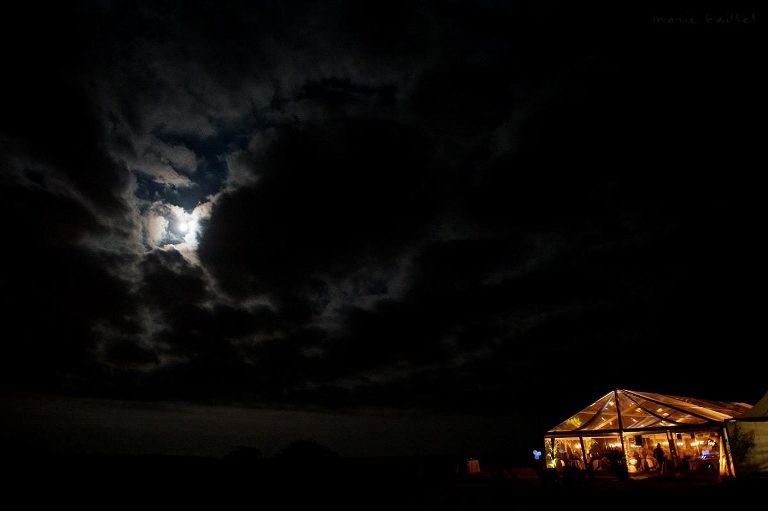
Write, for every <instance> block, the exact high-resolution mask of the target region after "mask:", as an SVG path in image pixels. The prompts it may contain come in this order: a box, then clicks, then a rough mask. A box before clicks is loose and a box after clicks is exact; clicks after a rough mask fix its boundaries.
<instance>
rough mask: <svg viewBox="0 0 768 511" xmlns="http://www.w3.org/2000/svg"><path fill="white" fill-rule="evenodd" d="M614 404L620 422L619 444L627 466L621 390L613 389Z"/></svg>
mask: <svg viewBox="0 0 768 511" xmlns="http://www.w3.org/2000/svg"><path fill="white" fill-rule="evenodd" d="M613 404H614V406H616V415H617V416H618V421H619V442H621V457H622V458H624V465H626V464H627V452H626V450H625V449H624V425H623V424H622V423H621V410H619V408H620V407H619V389H613Z"/></svg>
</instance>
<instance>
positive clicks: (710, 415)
mask: <svg viewBox="0 0 768 511" xmlns="http://www.w3.org/2000/svg"><path fill="white" fill-rule="evenodd" d="M751 408H752V405H748V404H746V403H730V402H726V401H710V400H707V399H695V398H691V397H681V396H670V395H667V394H656V393H653V392H638V391H634V390H625V389H616V390H612V391H611V392H608V393H607V394H605V395H604V396H603V397H601V398H600V399H598V400H597V401H595V402H594V403H592V404H591V405H589V406H587V407H586V408H584V409H583V410H581V411H580V412H578V413H577V414H575V415H573V416H572V417H570V418H568V419H567V420H565V421H563V422H561V423H560V424H558V425H557V426H555V427H554V428H552V429H550V430H549V431H548V433H566V432H574V433H576V432H578V433H583V432H586V431H601V430H602V431H605V430H642V429H648V428H657V427H669V428H674V427H680V426H695V425H712V424H714V423H722V422H723V421H725V420H728V419H732V418H734V417H738V416H740V415H742V414H744V413H745V412H747V411H748V410H750V409H751Z"/></svg>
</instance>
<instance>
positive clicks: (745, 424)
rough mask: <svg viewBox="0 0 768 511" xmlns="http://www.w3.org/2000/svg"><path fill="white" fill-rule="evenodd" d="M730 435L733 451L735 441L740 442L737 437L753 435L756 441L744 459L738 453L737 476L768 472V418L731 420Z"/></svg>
mask: <svg viewBox="0 0 768 511" xmlns="http://www.w3.org/2000/svg"><path fill="white" fill-rule="evenodd" d="M737 429H738V430H739V433H738V434H737V433H736V430H737ZM728 436H729V437H730V441H731V450H732V451H733V449H734V446H735V443H736V442H738V440H737V438H736V437H742V438H743V437H745V436H746V437H747V438H749V437H752V439H753V441H754V447H752V448H751V449H749V450H747V452H746V453H745V454H744V456H743V459H742V458H741V457H740V456H738V455H736V456H735V457H736V458H737V459H735V460H734V461H735V464H736V475H737V476H745V475H750V474H755V473H768V420H766V419H764V418H763V419H760V418H755V419H739V420H734V421H729V422H728Z"/></svg>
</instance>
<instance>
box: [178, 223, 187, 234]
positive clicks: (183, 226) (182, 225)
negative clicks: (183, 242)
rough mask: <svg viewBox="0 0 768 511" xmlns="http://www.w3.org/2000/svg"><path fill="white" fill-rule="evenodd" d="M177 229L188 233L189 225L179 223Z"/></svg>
mask: <svg viewBox="0 0 768 511" xmlns="http://www.w3.org/2000/svg"><path fill="white" fill-rule="evenodd" d="M176 228H177V229H178V230H179V231H180V232H187V231H188V230H189V224H188V223H187V222H179V223H178V224H177V225H176Z"/></svg>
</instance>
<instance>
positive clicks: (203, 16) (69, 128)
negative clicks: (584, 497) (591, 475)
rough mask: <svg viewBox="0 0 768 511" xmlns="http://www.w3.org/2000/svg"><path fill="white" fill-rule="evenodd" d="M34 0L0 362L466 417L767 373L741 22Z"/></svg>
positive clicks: (27, 385)
mask: <svg viewBox="0 0 768 511" xmlns="http://www.w3.org/2000/svg"><path fill="white" fill-rule="evenodd" d="M52 9H53V10H51V11H47V12H46V13H45V15H44V16H43V15H38V14H36V13H35V12H33V11H30V10H29V9H27V8H14V10H12V11H9V14H8V16H6V20H10V21H8V22H7V23H13V24H16V25H17V28H19V29H22V30H20V31H21V32H23V31H24V30H26V31H27V39H30V38H34V39H36V40H37V41H38V42H39V43H40V44H37V45H32V44H19V41H20V39H16V38H15V37H16V36H14V35H11V34H10V32H8V31H6V32H4V35H3V36H2V37H3V39H2V43H3V48H4V50H3V51H4V53H3V57H4V60H3V62H4V63H5V66H6V68H7V70H8V72H7V73H6V75H8V77H7V78H6V79H4V81H3V84H2V105H3V115H2V116H1V117H0V147H2V156H0V164H2V166H3V169H2V170H3V174H2V178H1V179H0V190H1V192H2V194H3V195H2V199H3V200H2V202H1V203H0V222H2V232H3V234H4V235H5V238H4V243H5V246H7V247H8V248H6V249H4V254H3V267H2V281H1V282H2V310H3V313H4V315H5V317H6V318H8V319H7V320H6V324H5V327H6V331H7V332H8V333H10V332H18V333H15V334H14V335H13V336H11V335H5V334H4V335H3V338H4V339H5V340H4V341H3V352H4V354H3V357H2V363H0V365H2V367H3V369H4V371H3V382H4V385H6V386H7V387H9V388H16V389H34V390H40V391H44V392H72V393H77V394H98V395H101V396H106V397H114V396H123V397H125V396H130V397H140V398H142V399H171V398H172V399H190V400H200V401H202V400H205V401H212V402H217V401H226V400H234V401H240V402H248V403H255V402H259V403H270V404H271V405H273V406H285V405H294V404H301V405H305V406H318V405H322V406H330V407H360V406H388V407H418V408H422V409H446V410H452V411H458V412H466V413H483V414H511V413H514V410H515V409H517V408H516V406H527V407H529V410H531V413H533V412H537V413H539V414H546V413H548V412H547V411H546V410H543V407H542V405H541V404H540V403H541V402H542V401H540V400H539V399H540V398H541V397H544V396H550V394H551V392H552V390H553V389H555V388H560V387H561V386H562V382H563V381H568V382H569V385H568V387H569V388H568V389H567V390H566V391H565V392H566V397H565V398H563V402H564V403H567V402H568V401H569V400H571V401H572V402H578V403H580V402H581V401H583V396H585V395H587V396H592V395H595V394H597V393H599V392H601V391H603V390H604V389H605V388H606V387H608V386H614V385H624V386H628V387H633V386H634V387H637V388H647V389H649V390H661V391H669V392H677V393H679V394H694V395H702V396H703V397H707V396H709V397H713V398H722V399H743V400H749V399H755V398H756V397H759V396H758V395H757V394H759V393H760V392H761V391H762V389H759V388H758V387H759V385H761V383H760V382H759V374H758V373H756V372H754V371H747V370H743V369H742V368H743V367H744V364H747V363H748V362H747V361H748V360H749V356H750V354H751V348H750V347H749V342H748V341H751V339H752V338H754V337H755V336H756V335H757V334H756V332H757V333H759V332H760V331H761V330H762V329H761V328H760V326H761V325H760V322H759V319H758V318H759V310H758V308H759V302H758V301H755V300H754V299H753V298H752V297H753V296H754V295H755V294H759V291H760V289H761V288H762V285H763V282H764V272H763V271H762V266H763V265H762V264H761V263H760V261H759V253H760V252H759V250H758V246H759V233H760V232H761V222H760V219H761V215H760V207H759V205H760V204H761V200H760V199H761V198H760V188H759V187H758V186H757V184H756V180H755V177H754V176H753V175H752V174H751V173H750V170H751V169H752V168H753V167H754V163H753V161H755V156H756V155H757V153H756V148H757V147H758V142H759V140H758V136H759V131H758V130H756V129H754V128H753V126H755V125H759V124H760V121H761V119H762V117H763V116H764V114H765V104H764V100H763V99H762V94H761V92H762V90H764V88H765V87H764V85H765V84H764V79H763V78H762V76H761V75H760V73H758V71H757V68H758V66H756V65H755V61H756V60H755V50H754V49H753V48H754V46H755V45H754V44H753V43H754V41H753V38H754V33H753V31H752V29H751V28H750V27H730V28H723V27H721V28H713V27H710V29H711V30H710V29H708V28H706V27H700V28H691V30H690V31H686V32H684V31H683V30H682V29H681V30H677V29H678V28H681V27H659V26H654V25H653V24H650V23H647V19H646V18H645V17H643V16H644V15H643V14H642V13H640V14H633V15H630V16H625V13H623V12H618V11H617V12H611V13H606V12H599V13H595V12H594V11H589V10H588V9H584V10H582V8H581V7H564V6H560V5H559V4H558V3H557V2H549V3H545V4H540V3H536V6H534V5H533V4H532V3H531V4H530V5H528V4H527V3H523V4H519V3H516V4H514V5H511V4H510V5H506V4H505V3H497V2H479V3H475V4H473V5H472V6H468V5H463V4H461V3H455V2H440V3H434V4H432V3H429V2H428V3H420V4H419V5H418V6H414V5H412V3H411V2H395V3H392V2H374V3H365V5H364V6H363V5H362V4H358V3H355V2H344V1H340V2H332V3H330V4H314V3H307V4H304V3H301V2H297V3H290V4H284V3H273V2H255V3H252V2H244V3H240V2H223V3H216V4H212V3H206V2H196V3H193V4H187V3H184V4H181V3H177V2H152V3H142V4H138V5H135V6H134V5H130V6H129V5H128V4H123V3H121V2H106V3H100V4H98V5H96V4H94V5H90V6H84V7H80V8H70V7H64V6H59V7H54V8H52ZM641 18H642V19H641ZM63 20H66V21H67V22H66V23H64V22H63ZM721 29H722V30H721ZM718 30H721V31H720V32H718ZM25 40H26V39H25ZM196 207H197V209H195V208H196ZM193 210H194V211H196V213H195V215H198V216H197V217H196V221H199V223H200V231H199V233H197V234H196V236H190V237H189V238H188V237H187V234H188V230H187V229H189V226H188V225H187V224H186V223H182V222H181V221H180V220H179V219H178V218H176V219H175V218H174V217H173V215H174V214H180V213H181V212H184V214H186V215H191V214H192V212H193ZM153 222H154V223H153ZM150 231H151V232H150ZM152 233H154V234H153V235H150V234H152ZM193 234H195V233H193ZM153 236H154V237H153ZM718 360H721V361H722V360H728V361H729V363H727V364H725V365H723V364H720V365H719V366H718V365H717V364H718V362H717V361H718ZM716 366H717V368H716ZM723 381H727V382H729V385H726V386H721V383H722V382H723ZM587 399H589V398H588V397H587ZM550 402H551V401H546V403H550ZM569 409H570V408H569Z"/></svg>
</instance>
